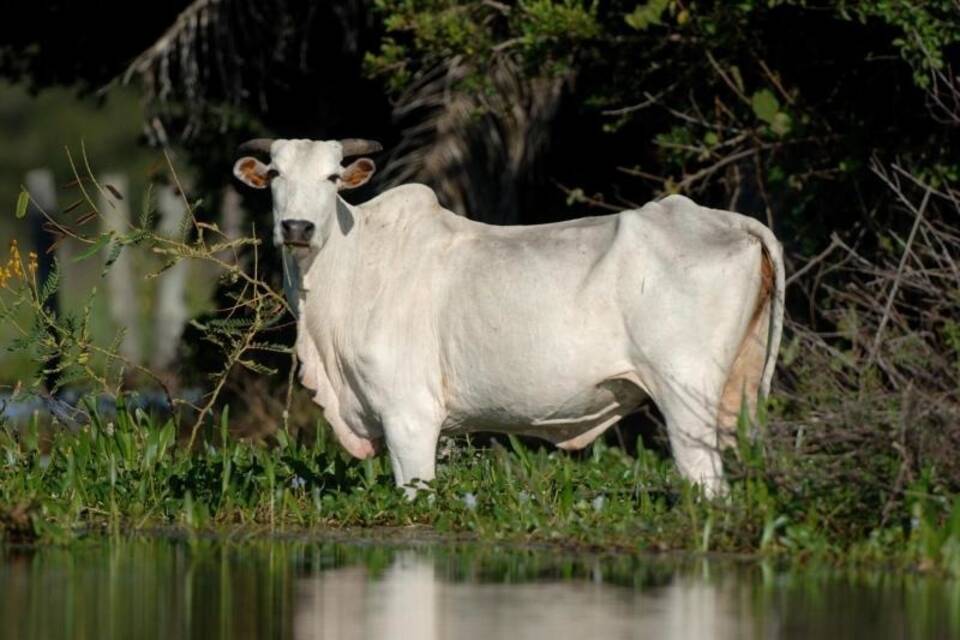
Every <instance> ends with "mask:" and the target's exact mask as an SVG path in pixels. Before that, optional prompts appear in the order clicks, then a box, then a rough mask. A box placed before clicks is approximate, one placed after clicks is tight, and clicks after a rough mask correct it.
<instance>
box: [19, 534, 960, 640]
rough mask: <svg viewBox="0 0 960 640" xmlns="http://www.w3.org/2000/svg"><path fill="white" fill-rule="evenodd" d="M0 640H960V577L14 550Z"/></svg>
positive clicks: (684, 562)
mask: <svg viewBox="0 0 960 640" xmlns="http://www.w3.org/2000/svg"><path fill="white" fill-rule="evenodd" d="M0 637H2V638H18V639H23V640H30V639H33V638H71V639H83V638H91V639H94V638H96V639H101V638H165V639H176V638H186V637H196V638H231V639H233V638H236V639H243V638H337V639H347V640H349V639H351V638H414V639H423V640H431V639H434V638H458V639H459V638H484V639H486V638H510V639H522V638H548V639H550V640H559V639H561V638H578V639H592V638H656V639H658V640H670V639H673V638H694V639H699V638H721V639H722V638H737V639H740V638H855V637H856V638H871V639H878V638H958V637H960V581H948V580H940V579H936V578H930V577H921V576H916V575H904V574H899V573H894V572H889V573H883V572H873V573H858V574H837V573H832V572H825V571H803V572H790V571H780V570H777V569H775V568H772V567H770V566H769V565H764V564H760V563H756V562H745V561H744V562H740V561H733V560H702V559H691V558H683V559H681V558H674V557H639V558H638V557H626V556H613V557H604V556H595V555H576V554H566V553H563V552H558V551H555V550H517V549H503V548H494V547H485V546H472V545H463V544H460V545H456V546H445V545H415V544H409V543H405V544H403V545H396V544H393V543H391V544H389V545H378V544H376V543H371V542H366V543H362V544H343V543H332V542H304V541H297V540H269V541H263V540H260V541H255V542H226V541H217V540H194V541H188V540H171V539H150V540H134V541H123V542H109V543H108V542H99V543H98V542H89V543H85V544H81V545H77V546H72V547H69V548H40V549H22V548H20V549H16V548H7V549H2V548H0Z"/></svg>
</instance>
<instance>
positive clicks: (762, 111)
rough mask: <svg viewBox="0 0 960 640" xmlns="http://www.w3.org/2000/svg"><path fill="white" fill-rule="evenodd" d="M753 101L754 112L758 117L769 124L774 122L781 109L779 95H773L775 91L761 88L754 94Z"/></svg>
mask: <svg viewBox="0 0 960 640" xmlns="http://www.w3.org/2000/svg"><path fill="white" fill-rule="evenodd" d="M751 102H752V104H753V112H754V113H755V114H757V117H758V118H760V119H761V120H763V121H764V122H766V123H767V124H773V120H774V118H775V117H776V115H777V112H779V111H780V102H779V101H778V100H777V96H775V95H773V92H771V91H770V90H769V89H761V90H760V91H757V92H756V93H755V94H753V98H752V99H751Z"/></svg>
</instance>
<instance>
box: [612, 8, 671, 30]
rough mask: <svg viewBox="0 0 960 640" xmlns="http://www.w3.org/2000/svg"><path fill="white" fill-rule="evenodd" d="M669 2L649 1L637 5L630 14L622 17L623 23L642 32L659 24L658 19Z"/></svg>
mask: <svg viewBox="0 0 960 640" xmlns="http://www.w3.org/2000/svg"><path fill="white" fill-rule="evenodd" d="M669 4H670V1H669V0H650V1H649V2H645V3H640V4H638V5H637V6H636V7H635V8H634V10H633V12H632V13H628V14H626V15H624V16H623V19H624V21H625V22H626V23H627V25H629V26H630V27H632V28H634V29H636V30H637V31H644V30H646V29H647V28H648V27H650V26H652V25H655V24H660V18H661V16H662V15H663V12H664V11H665V10H666V8H667V5H669Z"/></svg>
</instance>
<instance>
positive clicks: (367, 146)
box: [340, 138, 383, 158]
mask: <svg viewBox="0 0 960 640" xmlns="http://www.w3.org/2000/svg"><path fill="white" fill-rule="evenodd" d="M340 144H341V146H343V157H344V158H346V157H348V156H359V155H361V154H364V153H376V152H377V151H382V150H383V145H382V144H380V143H379V142H377V141H376V140H363V139H362V138H346V139H344V140H341V141H340Z"/></svg>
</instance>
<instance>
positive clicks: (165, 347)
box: [150, 185, 190, 370]
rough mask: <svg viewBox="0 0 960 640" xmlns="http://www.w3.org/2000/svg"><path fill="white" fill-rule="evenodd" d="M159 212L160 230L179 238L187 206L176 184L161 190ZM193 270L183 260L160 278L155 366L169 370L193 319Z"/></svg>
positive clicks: (154, 342)
mask: <svg viewBox="0 0 960 640" xmlns="http://www.w3.org/2000/svg"><path fill="white" fill-rule="evenodd" d="M157 211H158V213H159V214H160V222H159V224H158V226H157V233H158V234H159V235H161V236H164V237H166V238H179V237H180V231H181V229H182V228H183V223H184V219H185V218H186V216H187V205H186V203H185V202H184V201H183V196H182V195H181V194H180V192H179V190H178V189H177V188H176V187H175V186H173V185H170V186H165V187H162V188H161V189H160V190H159V191H158V192H157ZM189 272H190V265H189V263H187V262H186V261H185V260H179V261H178V262H177V263H176V264H175V265H173V266H172V267H170V268H169V269H167V270H166V271H164V272H163V273H162V274H160V277H159V278H158V279H157V295H156V300H155V306H154V310H155V311H154V325H153V326H154V329H153V356H152V358H151V361H150V364H151V366H152V367H153V368H154V369H158V370H166V369H168V368H169V367H170V365H171V364H173V361H174V360H175V359H176V357H177V347H178V346H179V344H180V337H181V336H182V335H183V329H184V327H185V326H186V324H187V320H188V319H189V318H188V312H187V301H186V290H187V276H188V274H189Z"/></svg>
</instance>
